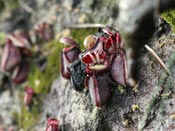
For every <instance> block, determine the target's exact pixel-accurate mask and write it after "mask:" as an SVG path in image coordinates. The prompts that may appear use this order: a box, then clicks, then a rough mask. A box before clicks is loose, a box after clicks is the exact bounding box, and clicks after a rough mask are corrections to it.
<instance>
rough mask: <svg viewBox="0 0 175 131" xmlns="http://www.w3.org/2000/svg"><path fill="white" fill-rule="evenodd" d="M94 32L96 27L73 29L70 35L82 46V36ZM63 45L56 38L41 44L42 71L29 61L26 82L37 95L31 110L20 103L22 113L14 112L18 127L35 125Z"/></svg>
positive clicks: (54, 77) (27, 127) (57, 74)
mask: <svg viewBox="0 0 175 131" xmlns="http://www.w3.org/2000/svg"><path fill="white" fill-rule="evenodd" d="M95 32H97V29H73V30H71V36H72V37H73V38H74V39H75V40H76V41H77V43H79V44H80V47H81V48H83V40H84V38H85V37H86V36H87V35H89V34H94V33H95ZM63 47H64V46H63V44H61V43H59V42H58V41H57V40H53V41H50V42H48V43H45V44H43V46H42V47H41V52H42V54H41V55H44V56H46V57H47V66H46V68H45V69H44V71H40V70H39V68H38V66H37V65H36V63H35V62H31V69H30V73H29V76H28V80H27V83H28V85H29V86H31V87H32V88H33V89H34V91H35V93H36V96H37V97H35V98H34V105H33V106H32V108H31V110H27V108H26V107H25V106H24V105H22V107H21V108H22V113H21V114H18V115H17V114H14V117H16V121H17V123H18V124H19V129H21V128H22V129H24V130H28V129H29V128H31V129H32V125H35V124H36V122H37V121H38V120H39V118H40V109H41V108H42V101H43V99H44V98H45V96H46V94H47V93H48V92H49V91H50V87H51V84H52V82H53V81H54V80H55V79H57V78H58V77H59V69H60V51H61V50H62V48H63ZM38 57H42V56H38ZM21 99H22V97H21Z"/></svg>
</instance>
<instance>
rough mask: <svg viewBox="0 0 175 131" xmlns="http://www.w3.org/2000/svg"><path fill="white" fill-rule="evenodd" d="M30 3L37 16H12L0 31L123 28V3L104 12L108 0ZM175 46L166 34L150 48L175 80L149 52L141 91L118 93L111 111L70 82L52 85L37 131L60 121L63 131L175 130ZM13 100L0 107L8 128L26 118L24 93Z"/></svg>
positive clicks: (142, 64)
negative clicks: (119, 19)
mask: <svg viewBox="0 0 175 131" xmlns="http://www.w3.org/2000/svg"><path fill="white" fill-rule="evenodd" d="M28 2H29V3H28V6H29V7H30V8H31V9H32V10H31V12H29V11H26V8H22V9H20V10H18V11H17V12H21V13H16V15H15V16H16V17H15V18H14V17H12V16H14V14H13V13H12V12H13V11H12V12H7V13H9V15H7V16H6V17H7V18H4V19H3V18H2V19H3V21H2V22H3V24H1V25H0V30H3V31H5V32H12V31H13V30H15V29H16V28H17V27H18V26H17V25H20V22H21V21H22V23H23V24H25V25H27V26H22V27H25V29H26V28H27V29H28V28H30V27H32V26H33V24H34V23H36V22H38V21H45V20H46V21H48V22H51V23H53V24H54V25H55V26H54V27H55V31H56V32H59V31H60V30H62V29H64V28H65V26H69V24H76V23H85V22H91V23H103V24H107V23H110V22H111V19H112V23H113V22H114V25H117V23H115V21H116V20H115V19H116V16H117V12H118V11H117V8H116V6H115V5H116V4H117V2H118V1H116V2H115V3H114V2H111V0H109V1H108V2H107V3H106V4H105V5H106V6H101V5H104V2H106V1H105V0H102V1H100V0H88V1H81V0H78V1H74V0H53V1H46V0H37V1H34V0H32V1H28ZM111 3H113V4H111ZM34 5H35V6H34ZM14 12H15V11H14ZM17 14H20V15H19V16H18V15H17ZM17 16H18V17H17ZM43 16H44V17H43ZM12 18H13V19H15V21H17V22H16V24H15V26H13V25H11V24H12V23H10V21H11V19H12ZM26 18H28V19H27V21H23V20H26ZM20 27H21V26H20ZM163 34H164V33H163ZM174 42H175V35H174V34H172V33H171V32H170V33H167V32H166V35H161V36H159V37H158V38H157V37H155V38H154V39H152V41H151V42H150V43H149V46H150V47H151V48H153V50H155V52H156V53H157V54H158V55H159V56H160V57H161V59H162V60H163V61H164V62H165V63H166V64H167V66H168V67H169V68H170V70H171V75H170V76H168V75H167V74H166V73H165V71H164V70H163V69H162V68H161V66H160V65H159V64H158V62H157V61H156V60H155V59H154V58H153V57H152V56H151V55H150V54H149V53H148V52H147V51H146V49H144V48H143V49H142V50H141V54H140V57H139V59H138V63H139V68H138V70H139V71H138V74H137V76H138V87H137V88H136V87H135V88H134V89H132V88H130V87H126V88H122V87H116V88H115V89H114V90H113V94H112V97H111V99H110V101H109V103H108V105H107V106H106V107H102V108H97V107H95V106H94V105H93V104H92V101H91V98H90V96H89V93H88V91H87V90H86V89H85V90H83V91H82V92H80V93H79V92H76V91H75V90H73V88H72V85H71V83H70V81H67V80H64V79H63V78H61V77H60V76H59V78H58V79H56V80H55V81H54V82H53V84H52V87H51V88H52V91H51V93H50V94H48V96H47V97H46V98H45V100H44V104H43V107H42V108H43V109H42V110H43V111H42V114H41V118H40V120H39V122H38V123H36V124H35V130H36V131H43V130H45V129H46V125H47V124H46V119H47V118H48V117H54V118H57V119H59V121H60V128H61V129H62V130H63V131H117V130H118V131H127V130H128V131H137V130H145V131H150V130H162V131H163V130H170V131H171V130H174V128H175V124H174V123H173V122H174V119H175V116H174V114H175V105H174V101H175V97H174V93H175V89H174V88H175V87H174V85H175V81H174V80H175V66H174V65H175V44H174ZM56 59H57V58H56ZM121 90H122V91H121ZM9 96H10V93H9V90H7V91H5V92H3V93H2V94H1V95H0V103H1V105H3V106H1V108H0V111H2V112H4V113H5V114H4V115H3V114H2V115H0V123H1V124H4V125H11V124H13V121H12V120H11V119H10V118H11V116H12V114H13V111H16V112H20V107H19V105H20V101H19V100H18V99H17V98H16V96H18V92H16V93H15V94H14V97H9ZM9 105H10V107H9ZM9 112H10V113H9ZM2 120H3V122H1V121H2ZM4 120H5V121H4Z"/></svg>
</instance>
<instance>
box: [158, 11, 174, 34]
mask: <svg viewBox="0 0 175 131" xmlns="http://www.w3.org/2000/svg"><path fill="white" fill-rule="evenodd" d="M161 16H162V17H163V18H164V19H165V20H166V21H167V22H168V23H169V24H170V25H171V26H172V29H173V32H175V10H169V11H166V12H165V13H163V14H161Z"/></svg>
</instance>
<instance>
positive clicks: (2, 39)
mask: <svg viewBox="0 0 175 131" xmlns="http://www.w3.org/2000/svg"><path fill="white" fill-rule="evenodd" d="M5 38H6V34H5V32H0V46H2V45H5Z"/></svg>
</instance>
